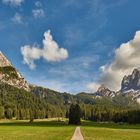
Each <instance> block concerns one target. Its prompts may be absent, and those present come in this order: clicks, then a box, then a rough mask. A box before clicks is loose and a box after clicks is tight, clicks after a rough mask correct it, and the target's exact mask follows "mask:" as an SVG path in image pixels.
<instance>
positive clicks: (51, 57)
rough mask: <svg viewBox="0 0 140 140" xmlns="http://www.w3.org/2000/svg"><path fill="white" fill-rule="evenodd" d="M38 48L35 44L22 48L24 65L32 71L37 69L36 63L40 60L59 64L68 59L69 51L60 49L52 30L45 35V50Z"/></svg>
mask: <svg viewBox="0 0 140 140" xmlns="http://www.w3.org/2000/svg"><path fill="white" fill-rule="evenodd" d="M38 46H39V45H37V44H34V45H32V46H30V45H25V46H23V47H21V53H22V55H23V60H24V63H25V64H27V65H28V66H29V67H30V69H34V68H35V67H36V65H35V63H34V61H35V60H38V59H40V58H43V59H45V60H46V61H47V62H59V61H62V60H64V59H66V58H67V57H68V51H67V50H66V49H64V48H59V46H58V44H57V42H55V41H54V40H53V37H52V35H51V32H50V30H48V31H47V32H45V33H44V39H43V48H42V49H41V48H39V47H38Z"/></svg>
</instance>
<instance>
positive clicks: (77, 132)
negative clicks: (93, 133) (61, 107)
mask: <svg viewBox="0 0 140 140" xmlns="http://www.w3.org/2000/svg"><path fill="white" fill-rule="evenodd" d="M71 140H84V138H83V136H82V134H81V130H80V127H79V126H78V127H76V129H75V132H74V134H73V137H72V138H71Z"/></svg>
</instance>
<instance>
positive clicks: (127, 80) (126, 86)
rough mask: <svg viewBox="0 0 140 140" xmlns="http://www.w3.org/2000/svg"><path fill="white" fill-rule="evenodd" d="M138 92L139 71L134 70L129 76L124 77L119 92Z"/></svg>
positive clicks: (139, 84) (139, 86)
mask: <svg viewBox="0 0 140 140" xmlns="http://www.w3.org/2000/svg"><path fill="white" fill-rule="evenodd" d="M131 89H133V90H140V69H134V70H133V72H132V74H131V75H128V76H124V78H123V80H122V83H121V91H127V90H131Z"/></svg>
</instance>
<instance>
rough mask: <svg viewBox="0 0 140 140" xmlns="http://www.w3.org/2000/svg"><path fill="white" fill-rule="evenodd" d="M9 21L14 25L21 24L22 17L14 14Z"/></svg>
mask: <svg viewBox="0 0 140 140" xmlns="http://www.w3.org/2000/svg"><path fill="white" fill-rule="evenodd" d="M11 20H12V21H13V22H14V23H16V24H21V23H22V17H21V15H20V14H18V13H16V14H15V15H14V17H13V18H12V19H11Z"/></svg>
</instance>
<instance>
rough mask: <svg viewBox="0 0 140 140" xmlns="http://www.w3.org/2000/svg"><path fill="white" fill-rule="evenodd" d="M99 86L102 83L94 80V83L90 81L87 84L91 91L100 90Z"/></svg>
mask: <svg viewBox="0 0 140 140" xmlns="http://www.w3.org/2000/svg"><path fill="white" fill-rule="evenodd" d="M99 86H100V84H98V83H94V82H93V83H89V84H88V85H87V89H88V91H89V92H96V91H97V90H98V88H99Z"/></svg>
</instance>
